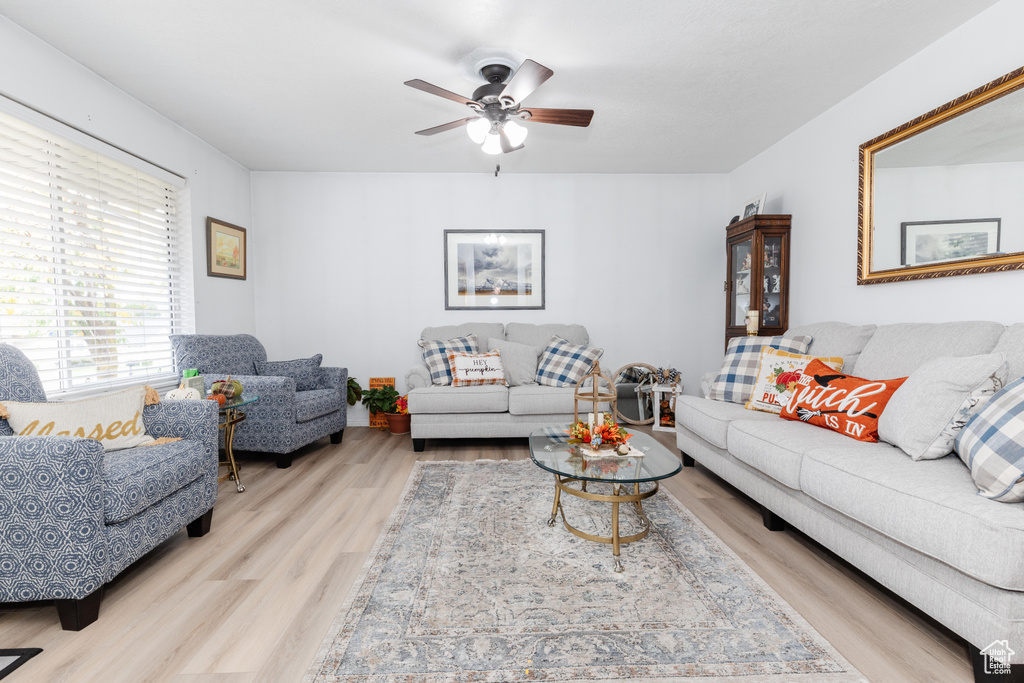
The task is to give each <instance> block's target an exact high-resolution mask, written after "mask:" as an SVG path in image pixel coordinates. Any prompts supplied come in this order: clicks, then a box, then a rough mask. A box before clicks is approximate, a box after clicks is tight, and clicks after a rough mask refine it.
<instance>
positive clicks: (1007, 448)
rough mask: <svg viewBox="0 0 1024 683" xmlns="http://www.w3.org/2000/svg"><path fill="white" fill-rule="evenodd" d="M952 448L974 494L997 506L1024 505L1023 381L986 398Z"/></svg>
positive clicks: (1016, 381) (1010, 384) (1020, 380)
mask: <svg viewBox="0 0 1024 683" xmlns="http://www.w3.org/2000/svg"><path fill="white" fill-rule="evenodd" d="M954 445H955V447H956V452H957V454H959V456H960V459H961V460H963V461H964V463H965V464H966V465H967V466H968V467H969V468H971V477H972V478H973V479H974V484H975V486H977V487H978V493H980V494H981V495H983V496H985V497H986V498H991V499H992V500H998V501H999V502H1001V503H1020V502H1024V377H1021V378H1020V379H1017V380H1014V381H1013V382H1010V383H1009V384H1007V385H1006V386H1005V387H1003V389H1002V390H1000V391H999V392H997V393H996V394H995V395H994V396H993V397H992V398H990V399H989V401H988V403H987V404H985V407H984V408H982V409H981V411H979V412H978V413H977V414H976V415H975V416H974V417H972V418H971V419H970V420H968V421H967V424H966V425H964V428H963V430H961V432H960V434H959V435H957V437H956V442H955V444H954Z"/></svg>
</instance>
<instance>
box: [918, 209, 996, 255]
mask: <svg viewBox="0 0 1024 683" xmlns="http://www.w3.org/2000/svg"><path fill="white" fill-rule="evenodd" d="M1001 223H1002V219H999V218H966V219H962V220H951V221H907V222H905V223H900V263H902V264H903V265H905V266H916V265H921V264H927V263H935V262H938V261H955V260H957V259H967V258H974V257H976V256H986V255H988V254H995V253H997V252H998V251H999V232H1000V226H1001Z"/></svg>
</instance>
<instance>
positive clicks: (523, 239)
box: [444, 230, 544, 311]
mask: <svg viewBox="0 0 1024 683" xmlns="http://www.w3.org/2000/svg"><path fill="white" fill-rule="evenodd" d="M444 307H445V310H448V311H460V310H478V309H483V308H493V309H505V310H529V309H534V310H539V309H543V308H544V231H543V230H504V231H501V232H494V231H490V230H445V231H444Z"/></svg>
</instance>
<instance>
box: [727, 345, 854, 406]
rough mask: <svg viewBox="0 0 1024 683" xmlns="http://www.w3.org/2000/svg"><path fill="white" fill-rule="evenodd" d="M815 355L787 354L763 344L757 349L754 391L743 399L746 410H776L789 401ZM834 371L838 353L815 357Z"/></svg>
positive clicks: (839, 362)
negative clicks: (758, 352)
mask: <svg viewBox="0 0 1024 683" xmlns="http://www.w3.org/2000/svg"><path fill="white" fill-rule="evenodd" d="M814 359H815V356H804V355H801V354H799V353H788V352H786V351H780V350H779V349H775V348H772V347H770V346H766V347H765V348H764V349H762V350H761V364H760V365H759V366H758V368H757V381H756V382H755V383H754V391H753V393H751V394H750V400H748V401H747V406H746V407H747V410H760V411H763V412H766V413H779V412H781V411H782V406H783V405H785V403H786V402H787V401H788V400H789V395H790V392H792V391H793V390H794V389H796V388H797V387H798V386H800V384H799V382H800V378H801V377H803V374H804V369H805V368H806V367H807V364H808V363H810V362H811V361H812V360H814ZM818 360H820V361H821V362H823V363H824V364H825V365H827V366H829V367H830V368H832V369H833V370H835V371H836V372H839V371H840V370H842V369H843V359H842V358H839V357H838V356H835V357H831V358H818Z"/></svg>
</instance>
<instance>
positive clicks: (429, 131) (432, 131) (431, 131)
mask: <svg viewBox="0 0 1024 683" xmlns="http://www.w3.org/2000/svg"><path fill="white" fill-rule="evenodd" d="M477 118H478V117H476V116H470V117H468V118H465V119H459V120H458V121H452V122H451V123H442V124H441V125H440V126H434V127H433V128H424V129H423V130H418V131H416V135H437V134H438V133H443V132H445V131H446V130H454V129H456V128H461V127H462V126H464V125H466V124H467V123H469V122H470V121H476V120H477Z"/></svg>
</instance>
